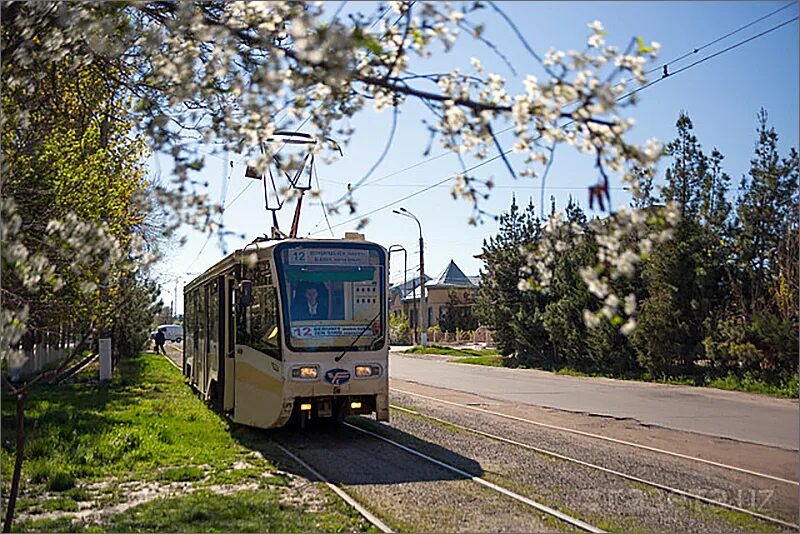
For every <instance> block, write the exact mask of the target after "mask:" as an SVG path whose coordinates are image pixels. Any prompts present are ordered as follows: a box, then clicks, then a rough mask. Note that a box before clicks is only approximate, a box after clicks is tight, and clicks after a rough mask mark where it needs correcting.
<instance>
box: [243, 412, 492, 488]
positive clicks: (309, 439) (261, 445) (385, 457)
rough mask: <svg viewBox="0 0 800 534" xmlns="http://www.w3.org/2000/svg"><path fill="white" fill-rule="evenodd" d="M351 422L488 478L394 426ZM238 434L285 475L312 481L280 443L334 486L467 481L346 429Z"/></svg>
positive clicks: (469, 464) (359, 420)
mask: <svg viewBox="0 0 800 534" xmlns="http://www.w3.org/2000/svg"><path fill="white" fill-rule="evenodd" d="M348 422H350V423H352V424H354V425H355V426H359V427H361V428H364V429H366V430H369V431H371V432H374V433H376V434H381V435H383V436H385V437H388V438H390V439H392V440H393V441H397V442H400V443H402V444H403V445H405V446H406V447H409V448H411V449H414V450H417V451H420V452H422V453H424V454H426V455H428V456H432V457H434V458H436V459H437V460H440V461H443V462H446V463H448V464H451V465H454V466H455V467H458V468H459V469H461V470H462V471H465V472H467V473H470V474H471V475H474V476H480V475H481V474H482V473H483V469H482V468H481V466H480V464H479V463H478V462H476V461H474V460H472V459H470V458H467V457H464V456H461V455H460V454H458V453H456V452H454V451H451V450H449V449H446V448H444V447H441V446H440V445H437V444H435V443H431V442H428V441H424V440H421V439H419V438H417V437H415V436H413V435H411V434H408V433H406V432H402V431H400V430H397V429H395V428H392V427H391V426H389V425H383V424H379V423H376V422H375V421H374V420H372V419H367V418H365V417H351V418H349V419H348ZM233 435H234V438H235V439H237V440H238V441H239V442H240V443H241V444H242V445H244V446H245V447H247V448H249V449H251V450H256V451H259V452H261V453H262V454H263V455H264V456H265V457H266V458H267V459H268V460H270V461H271V462H273V463H274V464H275V465H277V466H278V467H279V468H281V469H283V470H284V471H287V472H290V473H293V474H297V475H301V476H304V477H310V473H308V471H307V470H306V469H305V468H303V467H302V466H300V465H298V464H297V463H296V462H294V461H293V460H291V459H290V458H287V457H286V455H285V454H284V453H283V452H282V451H280V449H279V448H278V447H276V446H275V443H280V444H281V445H283V446H284V447H286V448H288V449H289V450H290V451H292V452H293V453H294V454H296V455H297V456H299V457H300V458H301V459H302V460H303V461H305V462H307V463H308V464H310V465H311V466H312V467H314V468H315V469H316V470H317V471H319V472H320V473H322V474H323V475H324V476H325V477H326V478H327V479H328V480H329V481H330V482H333V483H334V484H345V485H362V484H399V483H408V482H426V481H428V482H429V481H442V480H464V479H466V478H467V477H465V476H463V475H459V474H457V473H454V472H452V471H449V470H447V469H444V468H442V467H439V466H437V465H434V464H433V463H431V462H428V461H427V460H424V459H422V458H420V457H418V456H415V455H413V454H411V453H409V452H406V451H403V450H401V449H399V448H397V447H395V446H392V445H390V444H388V443H386V442H384V441H381V440H379V439H377V438H374V437H371V436H368V435H365V434H363V433H360V432H358V431H356V430H352V429H349V428H347V427H345V426H334V425H313V426H311V427H310V428H307V429H305V430H299V429H294V428H283V429H276V430H258V429H253V428H246V427H238V428H236V429H234V431H233ZM311 478H313V477H311Z"/></svg>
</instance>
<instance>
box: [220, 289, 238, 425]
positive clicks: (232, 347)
mask: <svg viewBox="0 0 800 534" xmlns="http://www.w3.org/2000/svg"><path fill="white" fill-rule="evenodd" d="M222 284H223V291H222V293H221V294H222V295H223V296H222V300H223V302H222V303H220V310H221V312H222V314H221V317H220V321H221V322H222V324H221V325H220V326H221V328H222V332H224V337H223V339H224V342H222V343H220V345H221V347H222V352H223V354H222V355H221V356H220V371H219V373H220V374H219V382H220V384H222V385H223V391H222V409H223V410H225V411H228V410H232V409H233V403H234V399H235V397H234V388H235V379H236V375H235V370H236V365H235V363H236V362H235V360H234V358H235V356H236V315H235V314H236V302H235V299H234V290H235V288H236V280H235V279H234V278H231V277H227V276H226V277H225V278H223V279H222Z"/></svg>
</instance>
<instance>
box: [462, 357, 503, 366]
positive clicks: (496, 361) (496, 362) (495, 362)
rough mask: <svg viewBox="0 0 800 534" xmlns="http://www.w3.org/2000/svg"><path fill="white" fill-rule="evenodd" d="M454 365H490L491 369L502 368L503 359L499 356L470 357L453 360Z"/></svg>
mask: <svg viewBox="0 0 800 534" xmlns="http://www.w3.org/2000/svg"><path fill="white" fill-rule="evenodd" d="M453 363H468V364H471V365H488V366H489V367H502V366H503V357H502V356H500V355H499V354H497V355H493V356H470V357H467V358H459V359H457V360H453Z"/></svg>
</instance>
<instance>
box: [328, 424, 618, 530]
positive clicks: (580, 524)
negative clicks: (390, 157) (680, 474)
mask: <svg viewBox="0 0 800 534" xmlns="http://www.w3.org/2000/svg"><path fill="white" fill-rule="evenodd" d="M342 424H343V426H345V427H347V428H351V429H353V430H356V431H358V432H362V433H364V434H366V435H368V436H371V437H373V438H375V439H379V440H381V441H383V442H385V443H388V444H389V445H392V446H393V447H397V448H398V449H401V450H403V451H405V452H407V453H409V454H413V455H414V456H417V457H419V458H422V459H424V460H427V461H429V462H431V463H433V464H435V465H438V466H439V467H442V468H444V469H446V470H448V471H451V472H453V473H456V474H458V475H461V476H463V477H465V478H467V479H469V480H472V481H473V482H476V483H478V484H480V485H482V486H485V487H487V488H489V489H491V490H494V491H496V492H498V493H502V494H503V495H505V496H507V497H511V498H512V499H514V500H515V501H518V502H521V503H523V504H527V505H528V506H531V507H533V508H535V509H536V510H539V511H540V512H544V513H546V514H548V515H551V516H553V517H555V518H557V519H560V520H561V521H563V522H565V523H568V524H570V525H572V526H574V527H577V528H579V529H581V530H585V531H587V532H592V533H596V534H600V533H604V532H605V531H604V530H601V529H599V528H597V527H595V526H593V525H591V524H589V523H587V522H585V521H582V520H581V519H578V518H577V517H573V516H571V515H568V514H565V513H564V512H561V511H559V510H556V509H554V508H550V507H549V506H546V505H544V504H542V503H540V502H537V501H534V500H533V499H529V498H528V497H525V496H523V495H520V494H519V493H514V492H513V491H510V490H507V489H506V488H504V487H502V486H498V485H497V484H494V483H493V482H489V481H488V480H486V479H483V478H481V477H478V476H475V475H472V474H470V473H468V472H466V471H464V470H462V469H459V468H458V467H455V466H452V465H450V464H448V463H445V462H442V461H441V460H437V459H436V458H433V457H431V456H428V455H427V454H424V453H421V452H419V451H417V450H415V449H412V448H411V447H407V446H405V445H403V444H402V443H398V442H396V441H394V440H391V439H389V438H387V437H385V436H381V435H380V434H376V433H375V432H371V431H369V430H366V429H364V428H361V427H358V426H356V425H353V424H350V423H342Z"/></svg>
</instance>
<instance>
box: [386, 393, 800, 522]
mask: <svg viewBox="0 0 800 534" xmlns="http://www.w3.org/2000/svg"><path fill="white" fill-rule="evenodd" d="M390 406H391V407H392V408H393V409H395V410H398V411H401V412H407V413H410V414H413V415H416V416H419V417H423V418H425V419H430V420H432V421H436V422H438V423H442V424H445V425H449V426H452V427H455V428H458V429H460V430H464V431H466V432H471V433H473V434H477V435H479V436H483V437H486V438H489V439H493V440H496V441H500V442H503V443H508V444H510V445H514V446H517V447H520V448H523V449H526V450H530V451H533V452H537V453H540V454H544V455H547V456H551V457H553V458H558V459H559V460H565V461H567V462H572V463H575V464H578V465H582V466H584V467H589V468H591V469H595V470H597V471H601V472H603V473H608V474H610V475H615V476H618V477H621V478H624V479H626V480H630V481H632V482H638V483H639V484H645V485H647V486H652V487H654V488H658V489H660V490H663V491H666V492H669V493H674V494H676V495H681V496H682V497H686V498H688V499H694V500H697V501H700V502H703V503H706V504H710V505H713V506H719V507H720V508H725V509H728V510H732V511H734V512H739V513H743V514H747V515H749V516H751V517H755V518H758V519H761V520H763V521H768V522H770V523H775V524H778V525H781V526H784V527H788V528H791V529H794V530H796V531H797V530H800V525H796V524H795V523H790V522H788V521H784V520H782V519H778V518H776V517H771V516H768V515H765V514H761V513H758V512H754V511H752V510H749V509H747V508H742V507H740V506H735V505H733V504H728V503H726V502H723V501H718V500H715V499H710V498H708V497H703V496H702V495H697V494H694V493H691V492H688V491H684V490H682V489H678V488H673V487H671V486H667V485H665V484H661V483H659V482H653V481H652V480H647V479H644V478H640V477H637V476H635V475H629V474H628V473H623V472H622V471H617V470H615V469H609V468H607V467H603V466H600V465H597V464H593V463H590V462H586V461H584V460H579V459H577V458H572V457H570V456H565V455H563V454H559V453H557V452H553V451H549V450H547V449H542V448H541V447H535V446H533V445H529V444H527V443H522V442H520V441H515V440H512V439H508V438H504V437H502V436H497V435H495V434H490V433H488V432H484V431H482V430H478V429H475V428H470V427H467V426H463V425H460V424H458V423H453V422H452V421H447V420H444V419H440V418H438V417H435V416H433V415H428V414H424V413H421V412H419V411H416V410H409V409H408V408H404V407H402V406H397V405H394V404H391V405H390Z"/></svg>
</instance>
